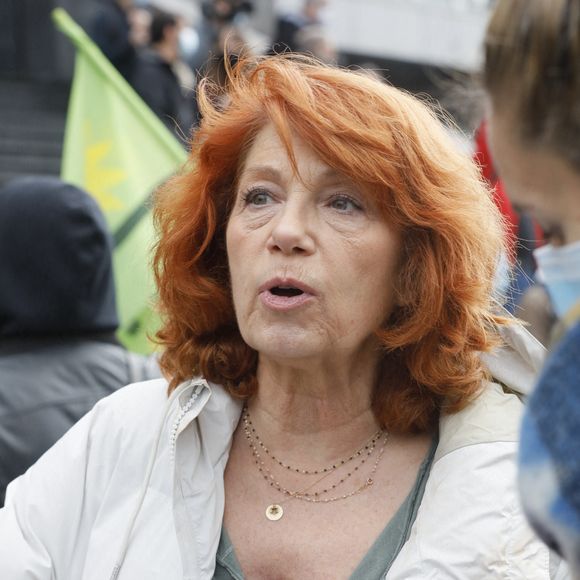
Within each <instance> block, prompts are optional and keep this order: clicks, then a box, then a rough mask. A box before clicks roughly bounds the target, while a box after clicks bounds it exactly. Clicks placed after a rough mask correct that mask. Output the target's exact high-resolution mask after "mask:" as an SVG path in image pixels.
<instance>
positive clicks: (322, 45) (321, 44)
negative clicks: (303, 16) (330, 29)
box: [296, 25, 338, 63]
mask: <svg viewBox="0 0 580 580" xmlns="http://www.w3.org/2000/svg"><path fill="white" fill-rule="evenodd" d="M296 46H297V50H298V52H302V53H304V54H308V55H311V56H313V57H314V58H317V59H319V60H321V61H322V62H326V63H336V62H337V61H338V54H337V52H336V49H335V47H334V44H333V43H332V42H331V41H330V39H329V38H328V36H327V35H326V33H325V31H324V28H323V27H322V26H318V25H311V26H305V27H303V28H302V29H301V30H299V31H298V32H297V33H296Z"/></svg>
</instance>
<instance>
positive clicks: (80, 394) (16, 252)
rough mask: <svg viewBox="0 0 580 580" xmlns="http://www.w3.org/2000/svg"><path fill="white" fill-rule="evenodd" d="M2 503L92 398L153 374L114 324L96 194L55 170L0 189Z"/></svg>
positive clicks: (153, 367) (106, 244) (107, 239)
mask: <svg viewBox="0 0 580 580" xmlns="http://www.w3.org/2000/svg"><path fill="white" fill-rule="evenodd" d="M0 264H1V268H2V275H1V276H0V506H1V505H2V504H3V501H4V491H5V488H6V485H7V484H8V482H9V481H11V480H12V479H14V478H15V477H16V476H18V475H20V474H21V473H23V472H24V471H25V470H26V468H28V467H29V466H30V465H32V463H34V462H35V461H36V460H37V459H38V457H40V455H41V454H42V453H44V451H46V449H48V448H49V447H50V446H51V445H52V444H53V443H54V442H55V441H56V440H57V439H58V438H59V437H61V436H62V435H63V434H64V433H65V431H66V430H67V429H68V428H69V427H71V426H72V425H73V424H74V423H76V421H78V419H80V417H82V416H83V415H84V414H85V413H86V412H87V411H88V410H89V409H91V408H92V407H93V405H94V404H95V403H96V402H97V400H98V399H100V398H101V397H104V396H105V395H109V394H111V393H112V392H113V391H115V390H116V389H118V388H119V387H121V386H124V385H126V384H127V383H129V382H134V381H136V380H145V379H149V378H155V377H159V376H160V373H159V369H158V366H157V363H156V361H155V360H153V359H145V358H144V357H141V356H138V355H134V354H131V353H128V352H127V351H126V350H125V349H124V348H122V347H121V346H120V345H119V343H118V342H117V341H116V339H115V336H114V331H115V330H116V328H117V326H118V320H117V312H116V306H115V287H114V279H113V268H112V240H111V236H110V235H109V233H108V229H107V224H106V222H105V219H104V217H103V214H102V213H101V211H100V209H99V207H98V206H97V204H96V202H95V201H94V200H93V198H92V197H91V196H89V195H88V194H87V193H85V192H84V191H82V190H80V189H78V188H77V187H74V186H73V185H69V184H65V183H63V182H62V181H60V180H59V179H56V178H52V177H26V178H20V179H17V180H14V181H12V182H10V183H8V184H7V185H5V186H4V187H2V188H0Z"/></svg>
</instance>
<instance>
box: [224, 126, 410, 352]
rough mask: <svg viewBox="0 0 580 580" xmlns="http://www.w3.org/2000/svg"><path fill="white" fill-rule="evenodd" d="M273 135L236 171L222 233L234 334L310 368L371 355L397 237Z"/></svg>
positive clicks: (312, 157) (301, 148)
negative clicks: (327, 360)
mask: <svg viewBox="0 0 580 580" xmlns="http://www.w3.org/2000/svg"><path fill="white" fill-rule="evenodd" d="M293 151H294V154H295V157H296V162H297V165H298V173H299V175H295V174H294V172H293V169H292V166H291V164H290V161H289V159H288V156H287V154H286V150H285V148H284V146H283V144H282V142H281V141H280V139H279V137H278V135H277V133H276V131H275V129H274V128H273V127H272V126H267V127H266V128H264V129H263V130H262V131H261V132H260V133H259V134H258V135H257V138H256V139H255V141H254V143H253V145H252V147H251V148H250V150H249V152H248V155H247V158H246V160H245V164H244V166H243V167H242V171H241V174H240V179H239V183H238V187H237V191H236V198H235V205H234V208H233V210H232V214H231V216H230V219H229V223H228V227H227V234H226V239H227V252H228V260H229V268H230V275H231V283H232V293H233V300H234V306H235V310H236V316H237V320H238V325H239V328H240V332H241V334H242V336H243V338H244V340H245V341H246V343H247V344H248V345H250V346H251V347H252V348H254V349H255V350H257V351H258V352H259V353H260V355H261V356H268V357H272V358H275V359H300V358H302V359H307V358H312V357H329V356H330V357H332V356H337V355H338V356H345V355H348V354H354V353H357V352H358V351H360V350H361V349H368V348H374V346H375V339H374V336H373V331H375V330H376V329H377V328H379V327H380V326H381V324H382V322H383V321H384V320H385V319H386V318H387V317H388V316H389V313H390V312H391V310H392V307H393V294H394V289H393V287H394V278H395V276H396V275H397V263H398V258H399V254H400V237H399V234H398V232H397V231H396V230H395V229H394V228H393V227H391V226H389V225H388V224H387V223H386V222H385V221H384V219H383V218H382V217H381V216H380V215H379V212H378V211H377V209H376V208H375V207H374V206H373V204H372V202H371V201H370V200H369V199H368V197H367V196H366V195H365V194H364V193H363V192H362V191H361V190H360V189H358V188H357V186H356V184H354V183H352V182H350V181H349V180H348V179H346V178H345V177H344V176H342V175H340V174H338V173H337V172H336V171H334V170H333V169H331V168H330V167H329V166H328V165H326V164H325V163H323V162H322V161H321V160H320V159H319V158H318V157H317V156H316V154H315V153H314V152H313V151H312V150H311V149H310V148H309V147H308V145H307V144H306V143H304V142H303V141H301V140H300V139H294V140H293Z"/></svg>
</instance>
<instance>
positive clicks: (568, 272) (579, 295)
mask: <svg viewBox="0 0 580 580" xmlns="http://www.w3.org/2000/svg"><path fill="white" fill-rule="evenodd" d="M534 257H535V258H536V261H537V263H538V279H539V280H540V282H542V283H543V284H545V285H546V288H547V290H548V294H549V295H550V299H551V301H552V306H553V307H554V311H555V313H556V315H557V316H558V318H563V317H564V316H565V315H566V313H567V312H568V311H569V310H570V309H571V308H572V307H573V306H574V305H575V304H576V303H577V302H578V301H580V242H574V243H573V244H568V245H566V246H558V247H555V246H552V245H549V244H548V245H546V246H543V247H541V248H538V249H537V250H536V251H535V252H534Z"/></svg>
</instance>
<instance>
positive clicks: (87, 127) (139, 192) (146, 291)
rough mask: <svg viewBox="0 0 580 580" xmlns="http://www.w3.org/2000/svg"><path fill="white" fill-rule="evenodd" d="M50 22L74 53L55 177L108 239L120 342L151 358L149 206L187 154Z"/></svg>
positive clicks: (57, 16) (99, 60)
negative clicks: (94, 214) (89, 198)
mask: <svg viewBox="0 0 580 580" xmlns="http://www.w3.org/2000/svg"><path fill="white" fill-rule="evenodd" d="M52 15H53V19H54V21H55V23H56V25H57V26H58V28H59V29H60V30H61V31H62V32H63V33H64V34H65V35H66V36H68V37H69V39H70V40H71V41H72V42H73V43H74V45H75V46H76V49H77V54H76V62H75V73H74V79H73V84H72V90H71V96H70V102H69V108H68V116H67V123H66V132H65V139H64V151H63V160H62V169H61V177H62V179H63V180H65V181H68V182H71V183H74V184H76V185H78V186H79V187H82V188H84V189H86V190H87V191H88V192H89V193H91V194H92V195H93V196H94V197H95V198H96V199H97V201H98V203H99V205H100V206H101V208H102V210H103V212H104V213H105V216H106V218H107V221H108V224H109V227H110V228H111V232H112V233H113V236H114V239H115V252H114V258H113V265H114V270H115V281H116V282H115V283H116V288H117V308H118V311H119V317H120V329H119V338H120V339H121V340H122V342H123V343H124V344H125V346H127V348H129V349H130V350H134V351H137V352H150V351H151V348H152V345H151V344H150V343H149V341H148V340H147V334H148V333H149V334H151V333H153V332H154V331H155V329H156V325H157V319H156V317H155V315H154V314H153V313H152V312H151V309H150V304H151V300H152V298H153V296H154V283H153V277H152V273H151V268H150V251H151V247H152V244H153V240H154V233H153V227H152V220H151V211H150V208H149V205H148V204H149V199H150V195H151V193H152V192H153V191H154V189H155V188H156V187H157V186H158V185H159V184H160V183H161V182H162V181H164V180H165V179H166V178H167V177H169V176H170V175H171V174H172V173H174V172H175V171H176V170H177V169H178V168H179V166H180V165H181V164H182V163H183V162H184V161H185V159H186V153H185V151H184V150H183V148H182V147H181V145H180V144H179V143H178V141H177V140H176V139H175V137H174V136H173V135H172V134H171V133H170V132H169V131H168V129H167V128H166V127H165V126H164V125H163V123H162V122H161V121H160V120H159V119H158V118H157V117H156V116H155V114H154V113H153V112H152V111H151V110H150V109H149V108H148V107H147V105H146V104H145V103H144V102H143V101H142V100H141V98H140V97H139V96H138V95H137V94H136V93H135V92H134V91H133V89H132V88H131V87H130V85H129V84H128V83H127V82H126V81H125V79H123V77H122V76H121V75H120V74H119V73H118V72H117V70H116V69H115V68H114V67H113V65H111V63H110V62H109V61H108V60H107V58H106V57H105V56H104V55H103V54H102V52H101V51H100V50H99V48H98V47H97V46H96V45H95V44H94V43H93V42H92V41H91V39H90V38H89V37H88V36H87V35H86V34H85V32H84V31H83V30H82V28H80V26H78V25H77V24H76V23H75V22H74V21H73V20H72V19H71V18H70V16H69V15H68V14H67V13H66V12H65V11H64V10H62V9H61V8H56V9H55V10H54V11H53V13H52Z"/></svg>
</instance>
